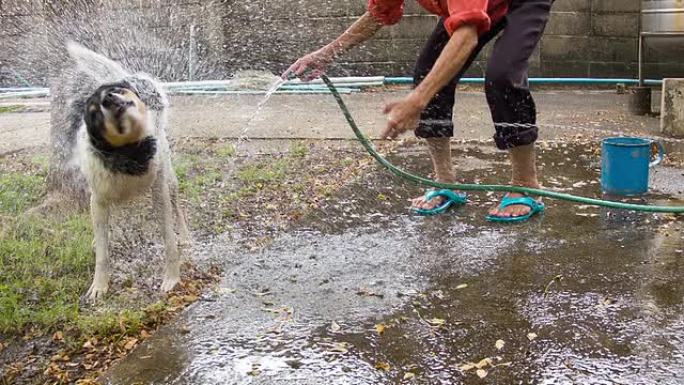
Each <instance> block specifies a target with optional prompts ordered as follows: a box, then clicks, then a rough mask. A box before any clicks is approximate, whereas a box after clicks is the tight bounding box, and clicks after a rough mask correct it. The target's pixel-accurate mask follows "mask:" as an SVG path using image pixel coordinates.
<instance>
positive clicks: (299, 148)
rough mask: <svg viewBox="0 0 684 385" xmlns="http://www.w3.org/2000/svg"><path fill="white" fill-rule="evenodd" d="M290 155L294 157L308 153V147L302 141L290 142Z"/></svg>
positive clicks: (300, 156) (301, 156)
mask: <svg viewBox="0 0 684 385" xmlns="http://www.w3.org/2000/svg"><path fill="white" fill-rule="evenodd" d="M290 155H292V156H294V157H296V158H303V157H305V156H307V155H309V147H308V146H307V145H306V143H304V142H300V141H297V142H292V145H291V146H290Z"/></svg>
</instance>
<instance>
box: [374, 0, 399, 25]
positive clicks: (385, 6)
mask: <svg viewBox="0 0 684 385" xmlns="http://www.w3.org/2000/svg"><path fill="white" fill-rule="evenodd" d="M368 12H370V14H371V15H372V16H373V18H374V19H375V20H376V21H377V22H378V23H380V24H383V25H392V24H396V23H398V22H399V20H400V19H401V16H402V15H403V14H404V0H368Z"/></svg>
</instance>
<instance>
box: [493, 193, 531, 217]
mask: <svg viewBox="0 0 684 385" xmlns="http://www.w3.org/2000/svg"><path fill="white" fill-rule="evenodd" d="M507 196H508V198H521V197H523V196H524V195H523V194H518V193H508V194H507ZM530 211H532V209H531V208H530V207H529V206H525V205H510V206H508V207H505V208H503V209H500V208H499V205H496V206H495V207H494V208H492V209H491V210H489V215H491V216H494V217H501V218H515V217H522V216H524V215H527V214H529V213H530Z"/></svg>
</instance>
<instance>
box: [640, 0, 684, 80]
mask: <svg viewBox="0 0 684 385" xmlns="http://www.w3.org/2000/svg"><path fill="white" fill-rule="evenodd" d="M640 24H641V27H640V34H639V80H640V84H641V85H643V74H644V73H643V68H642V66H643V61H644V59H645V58H644V47H645V46H647V47H649V48H652V49H653V50H655V51H656V52H657V51H667V52H668V53H669V54H675V55H676V54H680V53H681V55H682V57H683V58H684V0H642V1H641V23H640Z"/></svg>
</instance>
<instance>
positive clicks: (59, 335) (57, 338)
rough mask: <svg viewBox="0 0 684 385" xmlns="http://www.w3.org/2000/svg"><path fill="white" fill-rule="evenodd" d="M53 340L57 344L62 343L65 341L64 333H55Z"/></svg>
mask: <svg viewBox="0 0 684 385" xmlns="http://www.w3.org/2000/svg"><path fill="white" fill-rule="evenodd" d="M52 340H53V341H55V342H62V341H64V333H62V332H55V334H53V335H52Z"/></svg>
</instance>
